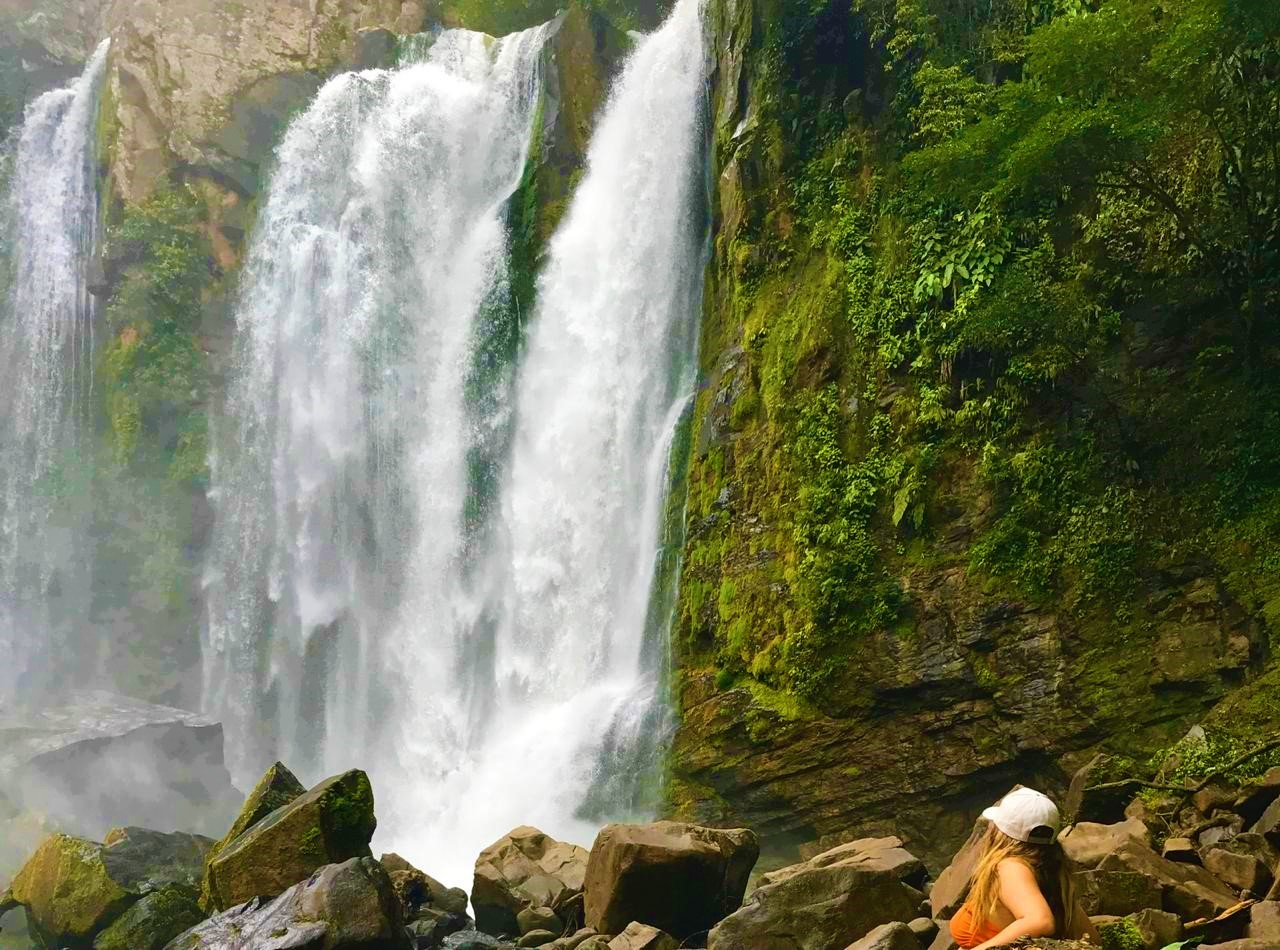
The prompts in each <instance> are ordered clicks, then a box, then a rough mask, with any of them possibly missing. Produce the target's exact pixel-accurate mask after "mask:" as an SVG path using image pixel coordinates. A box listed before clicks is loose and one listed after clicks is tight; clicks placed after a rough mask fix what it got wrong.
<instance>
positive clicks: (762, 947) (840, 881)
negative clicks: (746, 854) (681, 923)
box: [707, 839, 924, 950]
mask: <svg viewBox="0 0 1280 950" xmlns="http://www.w3.org/2000/svg"><path fill="white" fill-rule="evenodd" d="M883 844H884V839H865V840H864V841H862V842H859V841H854V842H850V843H849V844H847V845H842V846H840V847H839V848H834V849H832V850H831V851H828V852H825V853H823V854H820V855H818V856H817V857H815V858H812V859H810V860H809V861H806V862H804V863H803V864H797V865H793V866H791V867H787V868H783V869H781V870H779V871H773V872H771V873H769V874H765V875H763V876H762V877H761V878H760V886H759V887H758V888H757V889H756V890H755V891H754V892H752V894H751V895H750V896H749V897H748V898H747V903H746V904H745V905H744V906H743V907H742V909H741V910H739V911H737V912H736V913H734V914H731V915H730V916H728V917H726V918H725V919H724V920H723V921H721V922H720V924H719V925H718V926H717V927H716V928H715V929H713V930H712V931H711V934H710V936H709V937H708V941H707V946H708V948H710V950H827V948H829V947H847V946H848V945H849V944H850V943H853V942H854V941H856V940H860V939H862V938H863V937H865V936H866V935H867V934H869V933H870V932H871V931H872V930H874V929H875V928H877V927H880V926H882V925H884V924H889V923H894V922H899V923H902V924H904V925H905V924H908V923H909V922H910V921H912V920H914V919H915V918H916V916H917V914H918V911H919V907H920V904H921V903H922V901H923V900H924V895H923V894H922V893H921V892H920V891H918V890H917V889H916V888H915V887H913V886H912V885H911V884H910V883H908V881H907V880H904V879H903V876H904V875H906V876H912V875H913V874H914V873H915V872H914V867H913V865H911V864H910V863H906V862H901V861H898V860H896V859H895V857H894V854H893V849H886V848H885V847H884V846H883ZM907 932H908V933H910V928H908V930H907ZM913 939H914V938H913Z"/></svg>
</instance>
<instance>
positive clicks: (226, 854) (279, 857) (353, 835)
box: [205, 769, 377, 910]
mask: <svg viewBox="0 0 1280 950" xmlns="http://www.w3.org/2000/svg"><path fill="white" fill-rule="evenodd" d="M376 826H377V819H376V818H375V817H374V814H373V788H372V786H371V785H370V784H369V777H368V776H367V775H365V773H364V772H362V771H360V770H358V769H353V770H351V771H350V772H344V773H343V774H341V775H335V776H334V777H332V778H329V779H325V781H323V782H321V783H320V784H319V785H317V786H316V787H315V788H313V789H311V791H309V792H307V793H306V794H305V795H301V796H299V797H298V798H296V799H294V800H293V801H290V802H289V803H288V804H285V805H283V806H281V807H279V808H277V809H275V810H274V811H272V812H271V813H270V814H269V815H267V816H266V817H265V818H263V819H261V820H260V821H257V822H255V823H253V824H252V825H251V826H250V827H249V828H248V829H247V830H246V831H244V832H243V833H241V834H240V835H239V836H237V837H236V838H235V839H234V840H232V841H230V842H228V843H227V844H226V845H225V846H223V847H222V849H221V850H220V851H219V852H218V853H217V855H216V856H215V857H214V858H213V859H212V860H211V861H209V865H208V869H207V874H206V878H205V880H206V886H207V891H208V899H209V906H210V907H212V908H214V909H217V910H226V909H227V908H229V907H234V906H235V905H237V904H242V903H244V902H245V901H248V900H251V899H253V898H255V897H261V898H271V897H276V896H277V895H279V894H281V893H283V892H284V891H285V890H286V889H287V888H289V887H290V886H291V885H293V884H296V883H298V882H299V881H301V880H304V879H306V878H308V877H310V876H311V874H312V873H313V872H315V871H316V870H317V869H318V868H321V867H323V866H325V865H327V864H340V863H342V862H344V861H347V860H349V859H351V858H361V857H371V854H370V852H369V841H370V839H371V838H372V837H373V831H374V828H375V827H376Z"/></svg>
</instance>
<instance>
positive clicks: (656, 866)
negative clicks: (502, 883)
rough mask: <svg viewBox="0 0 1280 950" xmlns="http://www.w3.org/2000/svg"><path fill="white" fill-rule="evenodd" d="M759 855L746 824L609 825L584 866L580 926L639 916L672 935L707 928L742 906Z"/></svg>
mask: <svg viewBox="0 0 1280 950" xmlns="http://www.w3.org/2000/svg"><path fill="white" fill-rule="evenodd" d="M759 854H760V846H759V843H758V842H757V840H756V836H755V835H754V834H753V833H752V832H750V831H747V830H744V829H735V830H729V831H725V830H720V829H714V828H702V827H699V826H697V825H689V824H682V823H680V822H672V821H660V822H655V823H653V824H647V825H608V826H606V827H605V828H604V829H602V830H601V832H600V834H599V835H597V836H596V841H595V844H594V845H593V846H592V849H591V860H590V861H589V862H588V864H587V876H586V887H585V897H586V901H585V908H586V924H587V926H588V927H594V928H595V929H596V930H598V931H600V932H601V933H621V932H622V931H623V929H624V928H625V927H627V925H628V924H630V923H631V922H633V921H638V922H640V923H644V924H648V925H650V926H652V927H656V928H658V929H660V930H662V931H664V932H666V933H669V934H671V935H672V936H673V937H675V938H676V939H678V940H684V939H685V938H687V937H690V936H692V935H694V934H701V933H705V932H707V931H708V930H709V929H711V928H712V927H713V926H715V925H716V923H718V922H719V921H720V920H721V919H722V918H723V917H724V916H725V915H726V914H729V913H732V912H733V911H734V910H736V909H737V908H738V906H739V905H740V904H741V902H742V893H743V891H744V890H745V889H746V886H747V877H748V875H750V873H751V869H752V867H754V866H755V863H756V858H757V857H759Z"/></svg>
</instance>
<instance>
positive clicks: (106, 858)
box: [0, 828, 212, 948]
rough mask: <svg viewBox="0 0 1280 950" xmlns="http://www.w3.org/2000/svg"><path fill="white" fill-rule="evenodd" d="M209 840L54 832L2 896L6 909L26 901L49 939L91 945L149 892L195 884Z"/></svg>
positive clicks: (30, 916)
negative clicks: (99, 837) (102, 839)
mask: <svg viewBox="0 0 1280 950" xmlns="http://www.w3.org/2000/svg"><path fill="white" fill-rule="evenodd" d="M210 844H212V842H210V841H209V840H208V839H207V838H200V837H197V836H195V835H187V834H172V835H166V834H161V833H159V832H155V831H147V830H145V829H142V828H121V829H117V830H115V831H113V832H112V833H111V834H110V835H108V836H107V839H106V841H105V842H104V843H102V844H99V843H97V842H94V841H88V840H85V839H83V838H75V837H72V836H70V835H63V834H57V835H53V836H52V837H50V838H49V839H47V840H46V841H45V842H44V843H43V844H42V845H40V847H39V848H37V849H36V851H35V853H34V854H33V855H32V856H31V858H30V860H28V861H27V863H26V864H25V865H24V866H23V867H22V869H21V870H20V871H18V873H17V875H16V876H15V877H14V879H13V882H12V884H11V885H10V886H9V889H8V890H7V891H5V893H4V894H3V895H0V914H3V913H4V912H5V911H7V910H10V909H12V908H13V907H16V906H22V907H23V908H24V909H25V910H26V913H27V921H28V923H29V925H30V927H31V929H32V931H33V932H34V933H35V934H36V935H37V936H38V938H39V939H41V940H42V942H43V943H44V944H45V945H47V946H57V947H73V948H79V947H88V946H90V945H91V944H92V943H93V940H94V938H95V937H97V936H98V935H99V934H100V933H101V932H102V931H104V930H106V929H107V928H108V927H109V925H111V924H112V923H113V922H115V921H116V920H117V918H119V917H120V916H121V915H122V914H124V913H125V911H127V910H128V909H129V908H130V907H131V906H132V905H133V904H135V903H136V902H138V901H139V900H140V899H141V898H142V897H143V895H144V894H148V893H151V892H153V891H156V890H159V889H162V888H163V887H165V886H166V885H172V884H177V885H181V886H182V887H185V888H188V889H190V890H194V888H195V886H196V884H197V883H198V882H199V877H200V868H201V866H202V865H203V863H204V854H205V852H206V851H207V850H208V847H209V845H210Z"/></svg>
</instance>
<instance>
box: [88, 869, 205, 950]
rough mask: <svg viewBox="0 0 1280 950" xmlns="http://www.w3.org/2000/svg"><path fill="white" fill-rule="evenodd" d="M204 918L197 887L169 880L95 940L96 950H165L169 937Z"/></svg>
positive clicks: (94, 948) (127, 911)
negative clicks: (198, 899) (172, 882)
mask: <svg viewBox="0 0 1280 950" xmlns="http://www.w3.org/2000/svg"><path fill="white" fill-rule="evenodd" d="M202 920H204V914H203V913H202V912H201V910H200V906H199V904H197V903H196V890H195V888H193V887H189V886H188V885H185V884H166V885H165V886H163V887H161V888H160V889H159V890H155V891H152V892H151V893H150V894H148V895H147V896H146V897H144V898H142V900H140V901H138V902H137V903H136V904H134V905H133V906H132V907H130V908H129V909H128V910H126V911H125V912H124V913H123V914H121V915H120V917H118V918H117V919H116V921H115V922H114V923H113V924H111V926H109V927H108V928H107V929H106V930H104V931H102V933H100V934H98V937H97V939H95V940H94V941H93V950H164V947H166V946H168V944H169V941H171V940H172V939H173V938H174V937H176V936H178V935H179V934H181V933H183V932H184V931H186V930H189V929H190V928H192V927H194V926H196V925H197V924H198V923H200V922H201V921H202Z"/></svg>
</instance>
